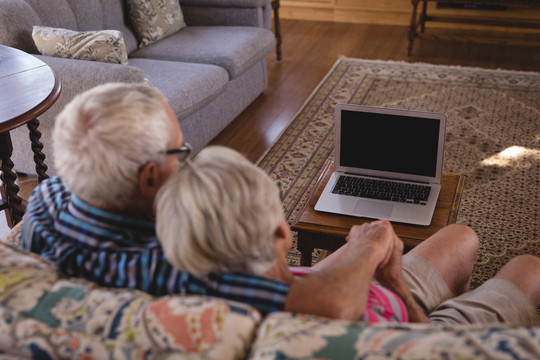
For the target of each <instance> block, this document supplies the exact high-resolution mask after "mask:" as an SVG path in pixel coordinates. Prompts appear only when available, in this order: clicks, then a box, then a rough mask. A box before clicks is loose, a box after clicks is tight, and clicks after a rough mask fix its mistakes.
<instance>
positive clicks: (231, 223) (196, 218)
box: [156, 146, 284, 275]
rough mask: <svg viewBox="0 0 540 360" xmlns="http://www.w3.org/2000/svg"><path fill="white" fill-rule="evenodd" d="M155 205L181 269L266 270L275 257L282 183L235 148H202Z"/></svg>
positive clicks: (165, 241) (160, 229)
mask: <svg viewBox="0 0 540 360" xmlns="http://www.w3.org/2000/svg"><path fill="white" fill-rule="evenodd" d="M156 208H157V209H156V214H157V234H158V238H159V239H160V241H161V244H162V246H163V249H164V251H165V255H166V257H167V259H168V260H169V261H170V262H171V263H172V264H174V265H175V266H177V267H178V268H180V269H182V270H186V271H189V272H190V273H192V274H195V275H206V274H208V273H210V272H219V273H223V272H241V273H248V274H257V275H262V274H263V273H264V272H266V271H267V270H269V269H270V267H271V266H272V264H273V263H274V262H275V261H276V256H277V253H276V249H275V231H276V229H277V228H278V225H279V224H280V222H281V221H283V219H284V215H283V207H282V204H281V199H280V197H279V189H278V188H277V186H276V185H275V184H274V182H273V181H272V180H271V179H270V177H269V176H268V175H267V174H266V173H265V172H264V171H262V170H261V169H259V168H258V167H256V166H255V165H254V164H252V163H251V162H250V161H249V160H247V159H246V158H245V157H244V156H242V155H241V154H239V153H238V152H236V151H234V150H232V149H229V148H225V147H221V146H210V147H207V148H205V149H204V150H202V151H201V152H200V153H199V154H198V155H197V156H196V157H195V159H194V160H190V161H188V162H187V163H186V164H185V165H184V166H183V167H182V168H181V169H180V171H179V173H177V174H175V175H173V176H172V177H171V178H170V179H169V180H168V181H167V183H166V184H165V185H164V186H163V187H162V188H161V190H160V191H159V192H158V195H157V197H156Z"/></svg>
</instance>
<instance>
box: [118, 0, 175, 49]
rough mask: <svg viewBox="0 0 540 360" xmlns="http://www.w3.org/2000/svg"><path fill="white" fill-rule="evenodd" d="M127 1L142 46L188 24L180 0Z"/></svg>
mask: <svg viewBox="0 0 540 360" xmlns="http://www.w3.org/2000/svg"><path fill="white" fill-rule="evenodd" d="M127 3H128V8H129V15H130V17H131V21H132V23H133V28H134V29H135V32H136V33H137V35H138V37H139V40H140V43H139V47H141V48H142V47H144V46H147V45H150V44H151V43H153V42H155V41H158V40H159V39H162V38H164V37H166V36H169V35H171V34H174V33H175V32H177V31H178V30H180V29H182V28H183V27H185V26H186V23H185V22H184V15H183V14H182V9H181V8H180V3H179V1H178V0H128V2H127Z"/></svg>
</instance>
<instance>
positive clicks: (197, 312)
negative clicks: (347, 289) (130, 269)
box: [0, 244, 261, 359]
mask: <svg viewBox="0 0 540 360" xmlns="http://www.w3.org/2000/svg"><path fill="white" fill-rule="evenodd" d="M0 279H1V281H0V304H1V305H0V353H2V354H4V353H7V354H11V355H18V356H20V357H21V358H23V357H25V358H30V357H31V358H39V359H42V358H70V359H71V358H95V359H105V358H133V359H135V358H141V359H142V358H145V359H153V358H158V357H159V355H163V354H167V353H171V354H176V355H179V354H184V355H185V356H186V357H187V356H188V355H189V357H190V358H194V359H197V358H205V359H221V358H231V359H233V358H241V357H243V356H244V355H245V353H246V352H247V349H248V348H249V345H250V343H251V340H252V338H253V335H254V332H255V329H256V325H257V323H258V322H259V321H260V319H261V317H260V314H259V313H258V312H257V311H256V310H254V309H252V308H251V307H249V306H246V305H243V304H239V303H235V302H230V301H223V300H220V299H215V298H206V297H198V296H168V297H162V298H152V297H151V296H150V295H148V294H144V293H142V292H139V291H133V290H127V289H103V288H99V287H97V286H96V285H95V284H93V283H91V282H89V281H85V280H82V279H62V278H61V277H60V276H59V274H58V272H57V270H56V268H55V267H53V266H52V265H50V264H47V263H46V262H45V261H43V260H42V259H40V258H39V257H37V256H35V255H32V254H29V253H25V252H22V251H20V250H15V249H13V248H10V247H8V246H6V245H1V244H0Z"/></svg>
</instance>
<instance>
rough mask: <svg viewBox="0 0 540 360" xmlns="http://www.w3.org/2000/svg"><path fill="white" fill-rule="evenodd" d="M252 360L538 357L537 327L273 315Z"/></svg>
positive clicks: (260, 334) (539, 334) (259, 337)
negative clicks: (361, 320) (355, 320)
mask: <svg viewBox="0 0 540 360" xmlns="http://www.w3.org/2000/svg"><path fill="white" fill-rule="evenodd" d="M251 358H252V359H258V360H262V359H291V360H292V359H314V358H316V359H478V358H482V359H540V326H537V327H504V326H497V327H486V326H456V327H448V328H441V327H434V326H430V325H429V324H394V325H388V324H386V325H385V324H370V325H367V324H366V323H350V322H346V321H337V320H327V319H322V318H317V317H314V316H307V315H295V314H289V313H274V314H271V315H270V316H268V317H267V318H266V319H265V321H264V322H263V323H262V324H261V326H260V329H259V332H258V335H257V339H256V340H255V343H254V345H253V348H252V352H251Z"/></svg>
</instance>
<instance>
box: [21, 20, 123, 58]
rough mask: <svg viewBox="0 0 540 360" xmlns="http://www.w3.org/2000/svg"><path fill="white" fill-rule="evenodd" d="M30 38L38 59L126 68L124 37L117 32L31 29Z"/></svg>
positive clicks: (43, 27) (42, 27) (49, 28)
mask: <svg viewBox="0 0 540 360" xmlns="http://www.w3.org/2000/svg"><path fill="white" fill-rule="evenodd" d="M32 38H33V39H34V43H35V44H36V46H37V48H38V50H39V52H40V53H41V54H42V55H49V56H55V57H62V58H67V59H79V60H89V61H101V62H108V63H114V64H123V65H125V64H127V50H126V45H125V43H124V36H123V35H122V32H120V31H117V30H100V31H84V32H78V31H72V30H67V29H60V28H51V27H46V26H34V30H33V31H32Z"/></svg>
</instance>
